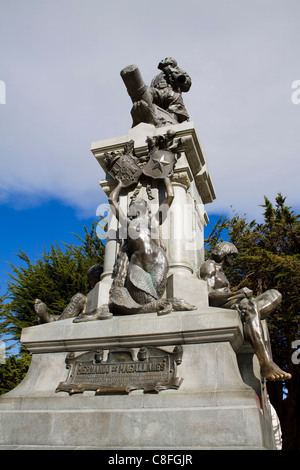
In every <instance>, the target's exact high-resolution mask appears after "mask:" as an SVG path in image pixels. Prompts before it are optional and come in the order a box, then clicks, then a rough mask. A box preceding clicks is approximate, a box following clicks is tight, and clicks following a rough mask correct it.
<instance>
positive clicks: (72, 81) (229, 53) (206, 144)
mask: <svg viewBox="0 0 300 470" xmlns="http://www.w3.org/2000/svg"><path fill="white" fill-rule="evenodd" d="M299 10H300V5H299V2H298V1H297V0H287V1H285V2H283V1H280V0H272V1H271V0H266V1H264V2H262V1H261V0H260V1H250V0H231V1H226V2H225V1H224V0H210V1H208V0H206V1H204V0H203V1H202V0H197V1H193V0H187V1H186V2H185V3H184V6H183V4H182V2H179V1H177V0H176V1H174V2H172V4H170V3H169V2H167V1H154V2H151V5H148V4H146V2H145V3H143V2H140V1H137V0H131V1H128V2H121V1H113V0H112V1H111V2H104V1H99V0H97V1H96V0H87V1H85V2H82V1H79V0H72V1H71V0H59V1H58V0H52V1H51V2H50V1H49V2H39V1H37V0H27V1H26V2H23V1H21V0H16V1H15V2H6V3H5V5H3V6H2V13H3V18H4V17H5V21H3V24H2V25H1V31H0V41H1V44H2V45H3V44H5V47H3V53H2V54H1V56H2V59H1V71H0V73H1V74H2V75H1V76H0V79H1V80H4V81H5V83H6V104H5V105H1V106H0V123H1V124H0V129H1V130H0V135H1V140H0V151H1V160H0V201H2V203H3V201H6V202H7V203H14V204H16V201H18V203H19V204H37V203H38V202H39V201H41V200H44V199H45V198H51V197H54V198H57V199H61V200H62V201H64V202H66V203H68V204H71V205H73V206H74V207H75V208H76V209H78V210H79V211H81V212H85V213H86V214H87V213H90V214H91V215H92V216H93V215H94V214H95V211H96V207H97V206H98V204H99V203H101V202H103V200H104V195H103V193H102V191H101V188H100V187H99V186H98V181H99V180H100V179H101V177H102V176H103V173H102V171H101V168H100V167H99V165H98V163H97V162H96V161H95V160H94V157H93V155H92V153H91V152H90V143H91V142H92V141H96V140H101V139H107V138H110V137H114V136H118V135H124V134H126V133H127V132H128V130H129V128H130V126H131V118H130V108H131V103H130V99H129V97H128V95H127V92H126V89H125V87H124V84H123V82H122V80H121V78H120V75H119V72H120V70H121V69H122V68H123V67H124V66H126V65H128V64H130V63H136V64H137V65H138V66H139V68H140V70H141V72H142V75H143V77H144V80H145V81H146V83H149V82H150V80H151V79H152V77H153V76H154V75H155V74H156V72H157V70H156V67H157V63H158V62H159V60H160V59H161V58H163V57H166V56H170V55H173V56H174V57H176V58H177V60H178V63H179V65H180V66H182V67H183V68H185V69H186V71H187V72H188V73H190V75H191V76H192V81H193V85H192V88H191V90H190V92H189V93H188V94H187V95H185V96H184V98H185V103H186V106H187V108H188V111H189V113H190V116H191V119H192V120H193V121H194V122H195V125H196V128H197V131H198V136H199V139H200V142H201V143H202V146H203V148H204V150H205V152H206V157H207V161H208V166H209V168H210V172H211V177H212V180H213V183H214V186H215V189H216V194H217V200H216V201H215V202H214V203H213V204H211V205H209V206H207V210H208V212H209V213H213V212H219V211H221V212H225V211H228V210H230V205H233V206H234V207H235V208H236V209H237V210H238V211H239V212H240V213H244V212H246V213H247V214H249V216H251V217H252V216H253V217H255V216H256V215H257V214H259V213H260V212H261V209H260V208H259V207H258V206H259V204H262V203H263V196H264V195H265V194H266V195H267V196H268V197H270V198H271V199H272V198H274V197H275V196H276V194H277V192H278V191H281V192H282V193H283V194H284V195H286V196H287V197H288V202H289V204H291V205H296V206H297V207H299V206H300V200H299V199H300V198H299V191H298V186H299V184H298V174H299V157H298V155H299V150H300V144H299V138H298V134H299V131H298V129H299V121H300V105H294V104H293V103H292V101H291V94H292V92H293V90H292V88H291V85H292V82H293V81H294V80H297V79H300V66H299V64H298V62H299V61H297V57H298V51H297V48H298V44H299V36H300V33H299V28H298V24H297V21H298V18H299V13H300V11H299Z"/></svg>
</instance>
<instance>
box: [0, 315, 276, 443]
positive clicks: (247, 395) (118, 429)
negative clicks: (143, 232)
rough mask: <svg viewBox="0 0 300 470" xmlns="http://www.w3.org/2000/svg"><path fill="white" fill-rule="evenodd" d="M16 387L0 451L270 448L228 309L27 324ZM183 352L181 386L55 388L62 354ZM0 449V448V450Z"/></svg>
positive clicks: (263, 409)
mask: <svg viewBox="0 0 300 470" xmlns="http://www.w3.org/2000/svg"><path fill="white" fill-rule="evenodd" d="M22 343H23V344H24V345H25V346H26V347H27V348H28V349H29V350H30V351H31V352H32V354H33V357H32V363H31V366H30V369H29V372H28V373H27V375H26V377H25V379H24V380H23V382H22V383H21V384H20V385H19V386H18V387H16V388H15V389H14V390H12V391H11V392H9V393H7V394H5V395H3V396H2V397H1V398H0V422H1V427H0V446H2V448H5V447H6V448H30V447H28V446H34V447H35V448H39V446H41V448H47V447H48V446H49V447H50V448H60V447H63V448H70V449H71V448H77V449H80V448H97V449H171V450H172V449H174V450H175V449H273V448H275V444H274V437H273V431H272V426H271V415H270V409H269V405H268V401H267V399H266V395H265V391H264V389H263V388H262V386H261V382H260V380H259V378H257V377H256V376H255V368H256V365H255V361H254V362H253V355H252V354H251V351H249V350H248V349H247V348H246V349H245V345H244V342H243V334H242V325H241V323H240V319H239V316H238V314H237V312H235V311H229V310H222V309H215V308H209V307H207V308H202V309H201V308H199V309H198V310H197V311H193V312H180V313H178V312H177V313H175V312H174V313H171V314H169V315H166V316H157V315H156V314H154V313H153V314H144V315H130V316H120V317H117V316H115V317H113V318H112V319H110V320H103V321H95V322H90V323H85V324H75V323H72V320H63V321H59V322H56V323H50V324H46V325H38V326H35V327H31V328H26V329H24V330H23V333H22ZM149 346H151V347H153V346H157V347H160V348H163V349H164V350H167V351H172V350H173V348H174V346H182V352H183V354H182V362H181V364H179V365H178V366H177V371H176V374H177V376H178V377H179V378H181V379H183V381H182V384H181V385H180V387H179V388H178V389H177V390H176V389H168V390H162V391H160V392H159V393H144V391H143V390H135V391H132V392H130V393H129V394H125V395H124V394H115V395H111V394H106V395H95V392H94V391H85V392H83V393H77V394H74V395H69V394H68V393H67V392H64V391H60V392H56V388H57V386H58V385H59V383H60V382H62V381H65V380H66V377H67V375H68V370H67V369H66V363H65V360H66V357H67V354H68V353H70V352H74V354H75V357H76V356H77V355H80V354H82V353H83V352H86V351H91V350H99V348H101V349H103V350H104V351H106V350H110V349H111V348H130V349H132V351H133V352H135V353H136V351H137V350H138V348H140V347H149ZM0 448H1V447H0Z"/></svg>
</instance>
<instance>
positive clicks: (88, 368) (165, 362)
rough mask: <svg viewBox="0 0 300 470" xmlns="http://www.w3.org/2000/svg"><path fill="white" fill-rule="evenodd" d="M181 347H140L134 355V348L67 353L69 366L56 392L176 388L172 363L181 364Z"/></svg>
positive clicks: (174, 369) (108, 391)
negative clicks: (78, 353) (76, 353)
mask: <svg viewBox="0 0 300 470" xmlns="http://www.w3.org/2000/svg"><path fill="white" fill-rule="evenodd" d="M182 353H183V352H182V347H181V346H176V347H175V348H174V350H173V351H172V352H168V351H165V350H163V349H160V348H154V347H142V348H140V349H139V351H138V353H137V358H136V359H135V358H134V350H132V349H128V348H116V349H110V350H109V351H108V356H107V360H106V361H103V356H104V351H103V350H101V349H100V350H97V351H90V352H87V353H84V354H81V355H79V356H77V357H75V354H74V353H69V354H68V355H67V357H66V366H67V369H69V373H68V377H67V379H66V381H65V382H60V384H59V385H58V387H57V389H56V392H61V391H65V392H69V394H73V393H82V392H84V391H85V390H95V392H96V395H103V394H119V393H125V394H127V393H129V392H131V391H132V390H137V389H143V390H144V392H152V393H155V392H156V393H158V392H159V391H160V390H166V389H168V388H173V389H178V388H179V387H180V385H181V383H182V380H183V379H181V378H179V377H176V365H177V364H180V363H181V359H182Z"/></svg>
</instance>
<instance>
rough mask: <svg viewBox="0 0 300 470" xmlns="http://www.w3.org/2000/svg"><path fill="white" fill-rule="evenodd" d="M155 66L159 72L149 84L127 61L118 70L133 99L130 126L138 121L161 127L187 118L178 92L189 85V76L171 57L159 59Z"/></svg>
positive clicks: (185, 90) (184, 89)
mask: <svg viewBox="0 0 300 470" xmlns="http://www.w3.org/2000/svg"><path fill="white" fill-rule="evenodd" d="M158 69H159V70H161V72H160V73H159V74H158V75H157V76H156V77H154V78H153V80H152V82H151V85H150V87H149V86H147V85H145V83H144V81H143V79H142V76H141V74H140V71H139V69H138V67H137V66H136V65H129V66H128V67H125V68H124V69H123V70H122V71H121V76H122V79H123V81H124V83H125V85H126V88H127V91H128V94H129V96H130V97H131V99H132V102H133V107H132V110H131V115H132V119H133V124H132V127H134V126H136V125H138V124H139V123H141V122H146V123H149V124H153V125H155V126H156V127H162V126H165V125H167V124H178V123H181V122H184V121H188V120H189V115H188V113H187V110H186V108H185V106H184V103H183V99H182V93H183V92H188V91H189V89H190V87H191V84H192V81H191V78H190V76H189V75H188V74H187V73H186V72H184V71H183V70H182V69H180V68H179V67H178V66H177V62H176V60H175V59H173V58H172V57H167V58H166V59H164V60H161V61H160V63H159V64H158Z"/></svg>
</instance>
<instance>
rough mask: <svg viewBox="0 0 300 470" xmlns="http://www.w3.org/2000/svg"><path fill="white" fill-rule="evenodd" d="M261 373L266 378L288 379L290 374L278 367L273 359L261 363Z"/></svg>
mask: <svg viewBox="0 0 300 470" xmlns="http://www.w3.org/2000/svg"><path fill="white" fill-rule="evenodd" d="M261 374H262V376H263V377H265V378H266V379H268V380H273V381H275V380H288V379H291V378H292V376H291V374H289V373H288V372H285V371H284V370H282V369H280V367H278V366H277V365H276V364H275V363H274V362H273V361H270V362H269V363H267V364H262V365H261Z"/></svg>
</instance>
